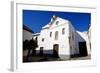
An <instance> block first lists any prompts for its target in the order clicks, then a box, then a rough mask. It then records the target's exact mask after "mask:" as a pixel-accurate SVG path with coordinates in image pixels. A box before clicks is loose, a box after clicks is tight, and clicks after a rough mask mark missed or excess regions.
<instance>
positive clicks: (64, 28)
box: [33, 15, 90, 59]
mask: <svg viewBox="0 0 100 73" xmlns="http://www.w3.org/2000/svg"><path fill="white" fill-rule="evenodd" d="M33 37H34V36H33ZM35 37H36V36H35ZM37 37H38V48H36V50H37V53H41V54H53V55H54V56H56V57H60V58H61V59H69V58H70V57H74V56H76V55H79V54H81V55H83V56H85V55H88V54H89V53H90V50H88V49H90V48H88V47H87V40H88V39H86V40H85V39H84V38H83V37H82V35H80V34H79V33H78V32H77V31H76V30H75V28H74V27H73V25H72V23H71V22H70V21H69V20H66V19H63V18H60V17H57V16H55V15H54V16H53V17H52V18H51V21H50V22H49V23H48V24H47V25H45V26H43V27H42V29H41V31H40V33H39V35H38V36H37ZM88 52H89V53H88Z"/></svg>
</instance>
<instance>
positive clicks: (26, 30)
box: [23, 25, 34, 41]
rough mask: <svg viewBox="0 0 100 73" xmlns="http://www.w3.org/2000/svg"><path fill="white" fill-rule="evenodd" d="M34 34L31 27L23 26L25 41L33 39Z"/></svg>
mask: <svg viewBox="0 0 100 73" xmlns="http://www.w3.org/2000/svg"><path fill="white" fill-rule="evenodd" d="M33 33H34V32H33V31H32V30H31V29H30V28H29V27H27V26H25V25H23V41H25V40H30V39H32V36H33Z"/></svg>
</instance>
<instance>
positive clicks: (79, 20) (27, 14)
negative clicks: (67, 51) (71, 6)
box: [23, 10, 91, 32]
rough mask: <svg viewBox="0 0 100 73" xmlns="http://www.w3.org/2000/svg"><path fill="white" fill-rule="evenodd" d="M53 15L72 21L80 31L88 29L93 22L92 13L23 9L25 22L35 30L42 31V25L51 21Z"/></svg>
mask: <svg viewBox="0 0 100 73" xmlns="http://www.w3.org/2000/svg"><path fill="white" fill-rule="evenodd" d="M53 15H56V16H58V17H61V18H64V19H67V20H69V21H71V23H72V25H73V26H74V28H75V29H76V30H78V31H87V29H88V27H89V24H91V14H90V13H75V12H52V11H35V10H23V24H24V25H26V26H28V27H29V28H30V29H32V30H33V31H34V32H40V30H41V28H42V26H44V25H46V24H47V23H49V22H50V19H51V17H52V16H53Z"/></svg>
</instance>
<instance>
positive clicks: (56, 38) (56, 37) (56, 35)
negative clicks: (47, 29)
mask: <svg viewBox="0 0 100 73" xmlns="http://www.w3.org/2000/svg"><path fill="white" fill-rule="evenodd" d="M55 40H58V31H56V32H55Z"/></svg>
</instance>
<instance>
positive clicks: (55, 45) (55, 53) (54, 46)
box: [53, 44, 59, 58]
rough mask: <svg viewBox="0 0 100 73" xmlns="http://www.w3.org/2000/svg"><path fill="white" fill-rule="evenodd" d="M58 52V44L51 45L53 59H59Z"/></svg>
mask: <svg viewBox="0 0 100 73" xmlns="http://www.w3.org/2000/svg"><path fill="white" fill-rule="evenodd" d="M58 52H59V45H58V44H54V45H53V57H56V58H58V57H59V55H58Z"/></svg>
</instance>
